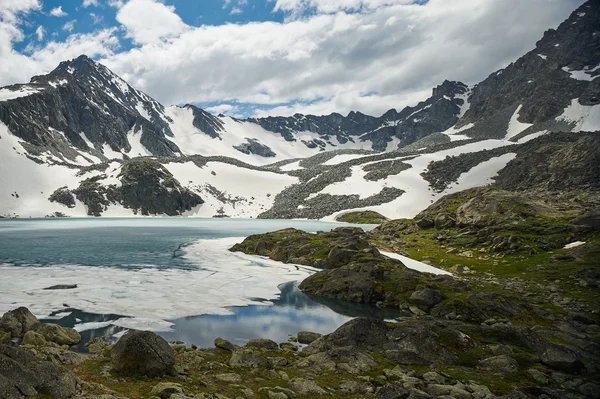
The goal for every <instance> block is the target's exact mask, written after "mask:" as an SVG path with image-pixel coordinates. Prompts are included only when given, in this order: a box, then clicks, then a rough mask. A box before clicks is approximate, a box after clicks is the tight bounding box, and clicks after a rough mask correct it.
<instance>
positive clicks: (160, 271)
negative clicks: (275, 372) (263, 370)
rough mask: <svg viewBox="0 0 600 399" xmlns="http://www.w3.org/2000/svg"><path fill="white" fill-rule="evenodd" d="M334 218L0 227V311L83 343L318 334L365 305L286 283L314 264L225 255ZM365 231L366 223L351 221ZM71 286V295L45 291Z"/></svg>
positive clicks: (14, 222) (363, 312)
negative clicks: (143, 337)
mask: <svg viewBox="0 0 600 399" xmlns="http://www.w3.org/2000/svg"><path fill="white" fill-rule="evenodd" d="M344 225H345V226H347V224H340V223H326V222H317V221H304V220H262V219H192V218H189V219H185V218H98V219H92V218H81V219H79V218H73V219H4V220H0V314H2V313H4V312H6V311H9V310H11V309H15V308H17V307H19V306H26V307H28V308H29V309H30V310H31V311H32V312H33V313H34V314H35V315H36V316H38V317H39V318H40V319H44V320H48V321H52V322H55V323H58V324H61V325H63V326H68V327H74V328H76V329H78V330H79V331H80V332H81V334H82V336H83V338H84V340H86V341H87V340H89V339H91V338H93V337H95V336H98V335H105V336H108V337H110V336H114V335H115V334H118V333H122V332H123V331H125V330H126V329H149V330H153V331H156V332H157V333H158V334H160V335H162V336H163V337H164V338H165V339H167V340H181V341H184V342H185V343H186V344H188V345H191V344H196V345H198V346H199V347H208V346H212V343H213V341H214V339H215V338H216V337H218V336H221V337H224V338H226V339H229V340H230V341H232V342H234V343H238V344H243V343H244V342H246V341H248V340H249V339H250V338H270V339H273V340H276V341H279V342H282V341H286V340H287V338H288V337H289V336H290V335H295V334H296V333H297V332H298V331H315V332H321V333H329V332H332V331H333V330H335V329H336V328H337V327H339V326H340V325H342V324H343V323H345V322H346V321H348V320H350V319H351V318H353V317H358V316H371V317H373V316H375V317H380V318H388V317H393V316H394V314H390V313H385V312H382V311H380V310H377V309H374V308H372V307H365V306H358V305H350V304H347V303H340V302H333V301H324V300H322V299H315V298H309V297H308V296H306V295H304V294H303V293H302V292H300V290H298V288H297V283H298V282H300V281H302V280H303V279H304V278H306V277H307V276H308V275H310V274H311V273H314V271H315V269H312V268H310V267H306V266H298V265H285V264H282V263H279V262H274V261H271V260H269V259H264V258H261V257H254V256H248V255H245V254H242V253H232V252H229V251H228V248H230V247H231V246H232V245H233V244H235V243H236V242H240V241H241V240H243V238H244V237H246V236H248V235H251V234H257V233H264V232H268V231H274V230H278V229H283V228H288V227H294V228H297V229H301V230H305V231H310V232H316V231H328V230H331V229H332V228H335V227H339V226H344ZM360 227H362V228H363V229H365V230H368V229H371V228H373V227H374V226H372V225H362V226H360ZM57 285H77V287H76V288H71V289H47V288H50V287H53V286H57Z"/></svg>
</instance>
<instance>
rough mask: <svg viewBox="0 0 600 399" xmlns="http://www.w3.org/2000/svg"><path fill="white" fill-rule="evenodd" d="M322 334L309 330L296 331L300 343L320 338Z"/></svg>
mask: <svg viewBox="0 0 600 399" xmlns="http://www.w3.org/2000/svg"><path fill="white" fill-rule="evenodd" d="M322 336H323V334H319V333H314V332H309V331H300V332H299V333H298V342H299V343H301V344H310V343H312V342H313V341H316V340H317V339H319V338H321V337H322Z"/></svg>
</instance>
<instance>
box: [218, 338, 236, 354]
mask: <svg viewBox="0 0 600 399" xmlns="http://www.w3.org/2000/svg"><path fill="white" fill-rule="evenodd" d="M215 347H216V348H219V349H224V350H226V351H230V352H231V351H233V350H234V349H235V346H234V345H233V344H232V343H231V342H229V341H227V340H226V339H224V338H221V337H218V338H217V339H215Z"/></svg>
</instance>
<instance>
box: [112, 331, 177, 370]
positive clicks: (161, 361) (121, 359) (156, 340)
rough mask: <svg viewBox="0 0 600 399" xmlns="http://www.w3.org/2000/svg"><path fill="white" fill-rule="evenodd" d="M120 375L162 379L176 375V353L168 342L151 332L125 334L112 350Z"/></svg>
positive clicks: (113, 359) (114, 364) (115, 368)
mask: <svg viewBox="0 0 600 399" xmlns="http://www.w3.org/2000/svg"><path fill="white" fill-rule="evenodd" d="M111 359H112V364H113V369H114V370H115V371H117V372H119V373H125V374H137V375H145V376H148V377H162V376H164V375H175V368H174V367H175V353H174V352H173V349H172V348H171V347H170V346H169V344H168V343H167V341H165V340H164V339H163V338H161V337H159V336H158V335H156V334H154V333H153V332H150V331H135V332H130V333H128V334H125V335H124V336H123V337H122V338H121V339H120V340H119V342H117V343H116V344H115V345H114V346H113V348H112V350H111Z"/></svg>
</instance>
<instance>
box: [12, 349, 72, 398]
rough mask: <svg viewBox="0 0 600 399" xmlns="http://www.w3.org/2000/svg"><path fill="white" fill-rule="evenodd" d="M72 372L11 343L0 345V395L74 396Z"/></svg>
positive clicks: (18, 396)
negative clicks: (38, 358)
mask: <svg viewBox="0 0 600 399" xmlns="http://www.w3.org/2000/svg"><path fill="white" fill-rule="evenodd" d="M77 391H78V381H77V378H76V377H75V375H74V374H73V373H72V372H70V371H68V370H66V369H64V368H63V367H60V366H58V365H56V364H53V363H51V362H48V361H40V360H37V359H36V358H35V357H34V356H33V355H32V354H31V353H29V352H27V351H25V350H23V349H22V348H20V347H18V346H15V345H0V397H2V398H8V399H12V398H22V397H24V396H26V397H40V396H43V397H52V398H59V399H63V398H65V399H66V398H74V397H75V396H76V394H77Z"/></svg>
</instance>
